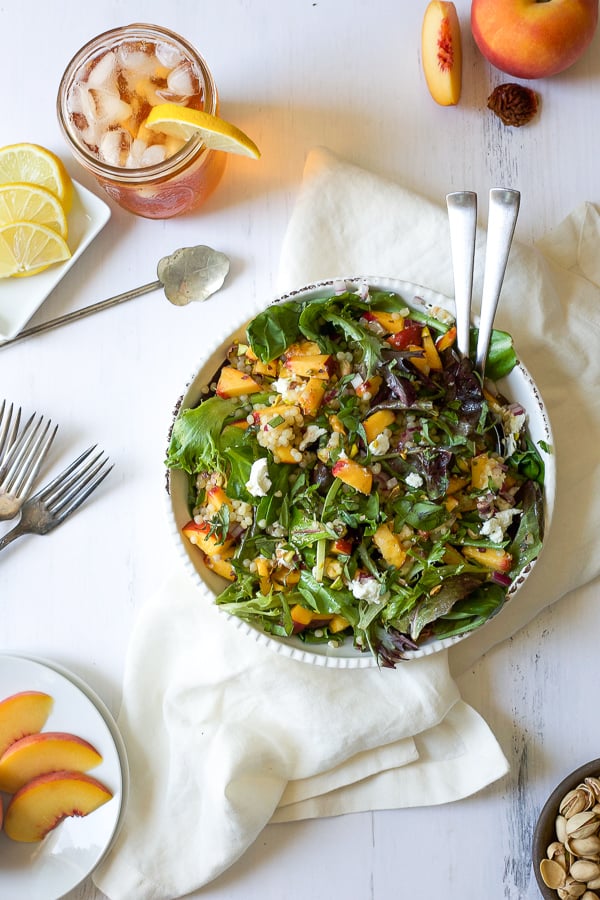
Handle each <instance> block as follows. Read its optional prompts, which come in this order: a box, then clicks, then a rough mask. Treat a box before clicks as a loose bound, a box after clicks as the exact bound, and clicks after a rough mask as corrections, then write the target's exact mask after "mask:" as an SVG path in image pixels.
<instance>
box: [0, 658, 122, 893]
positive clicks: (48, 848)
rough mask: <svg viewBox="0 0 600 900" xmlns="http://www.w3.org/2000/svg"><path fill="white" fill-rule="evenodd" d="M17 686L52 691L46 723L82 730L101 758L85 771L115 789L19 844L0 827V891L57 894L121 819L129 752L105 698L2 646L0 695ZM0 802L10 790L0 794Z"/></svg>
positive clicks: (102, 848)
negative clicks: (40, 836)
mask: <svg viewBox="0 0 600 900" xmlns="http://www.w3.org/2000/svg"><path fill="white" fill-rule="evenodd" d="M20 691H44V692H45V693H47V694H50V696H51V697H53V699H54V705H53V708H52V711H51V713H50V715H49V717H48V721H47V722H46V724H45V726H44V728H43V731H66V732H70V733H72V734H76V735H78V736H79V737H82V738H85V740H87V741H89V742H90V744H93V746H94V747H95V748H96V749H97V750H98V752H99V753H100V754H101V756H102V758H103V761H102V763H101V764H100V765H99V766H97V767H96V768H95V769H93V770H91V771H90V773H89V774H90V775H92V776H93V777H94V778H98V780H99V781H101V782H102V783H103V784H105V785H106V786H107V787H108V788H110V790H111V791H112V792H113V798H112V800H109V801H108V803H105V804H104V806H101V807H100V808H99V809H97V810H95V811H94V812H93V813H90V814H89V815H88V816H85V817H84V818H79V817H73V818H67V819H64V821H62V822H61V823H60V825H58V826H57V827H56V828H55V829H54V830H53V831H51V832H50V833H49V834H48V835H46V837H45V838H44V840H43V841H41V842H40V843H36V844H21V843H19V842H17V841H12V840H10V838H8V837H7V836H6V835H5V834H4V832H1V833H0V897H6V898H7V900H9V898H10V900H58V898H59V897H63V896H64V895H65V894H67V893H68V892H69V891H71V890H73V888H75V887H77V885H78V884H80V883H81V882H82V881H83V880H84V879H85V878H87V876H88V875H89V874H90V873H91V872H92V871H93V870H94V869H95V868H96V866H97V865H98V863H99V862H100V860H101V859H102V858H103V857H104V856H105V854H106V853H107V852H108V850H109V848H110V847H111V845H112V843H113V841H114V839H115V837H116V835H117V832H118V830H119V827H120V825H121V821H122V817H123V812H124V808H125V802H126V797H127V788H128V770H127V757H126V754H125V747H124V745H123V741H122V739H121V737H120V735H119V732H118V731H117V727H116V725H115V723H114V721H113V719H112V717H111V715H110V713H109V711H108V710H107V709H106V707H105V706H104V704H103V703H102V701H101V700H100V699H99V698H98V697H97V696H96V695H95V694H94V693H93V691H92V690H91V689H90V688H89V687H87V685H85V684H84V683H83V682H82V681H81V680H80V679H79V678H78V677H77V676H76V675H73V674H72V673H71V672H68V671H67V670H66V669H63V668H62V667H60V666H58V665H56V664H55V663H52V662H47V661H46V660H37V659H32V658H28V657H24V656H11V655H8V654H0V700H3V699H4V698H6V697H9V696H11V694H16V693H18V692H20ZM3 799H4V807H5V809H6V804H7V802H8V799H9V797H8V795H4V796H3Z"/></svg>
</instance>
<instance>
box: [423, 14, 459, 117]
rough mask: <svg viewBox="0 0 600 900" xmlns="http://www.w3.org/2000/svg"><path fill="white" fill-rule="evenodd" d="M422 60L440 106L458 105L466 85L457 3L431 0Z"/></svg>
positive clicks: (432, 93) (428, 83)
mask: <svg viewBox="0 0 600 900" xmlns="http://www.w3.org/2000/svg"><path fill="white" fill-rule="evenodd" d="M421 62H422V65H423V73H424V75H425V81H426V82H427V87H428V88H429V93H430V94H431V96H432V97H433V99H434V100H435V102H436V103H439V104H440V106H456V104H457V103H458V101H459V100H460V92H461V88H462V43H461V36H460V22H459V20H458V15H457V13H456V7H455V6H454V3H446V2H444V0H431V3H430V4H429V5H428V6H427V9H426V10H425V15H424V17H423V27H422V29H421Z"/></svg>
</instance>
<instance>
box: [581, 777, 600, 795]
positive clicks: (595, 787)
mask: <svg viewBox="0 0 600 900" xmlns="http://www.w3.org/2000/svg"><path fill="white" fill-rule="evenodd" d="M584 783H585V784H587V785H588V787H590V788H591V789H592V791H593V793H594V794H595V796H596V800H600V778H593V777H590V778H585V779H584Z"/></svg>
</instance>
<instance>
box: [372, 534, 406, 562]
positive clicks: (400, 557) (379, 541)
mask: <svg viewBox="0 0 600 900" xmlns="http://www.w3.org/2000/svg"><path fill="white" fill-rule="evenodd" d="M373 543H374V544H375V546H376V547H377V549H378V550H379V552H380V553H381V555H382V556H383V558H384V560H385V561H386V563H387V564H388V566H394V568H396V569H400V568H401V567H402V566H403V565H404V562H405V560H406V550H405V549H404V547H403V546H402V544H401V543H400V540H399V538H398V535H397V534H394V532H393V531H392V529H391V528H390V526H389V525H386V524H385V523H382V524H381V525H379V527H378V528H377V530H376V531H375V534H374V535H373Z"/></svg>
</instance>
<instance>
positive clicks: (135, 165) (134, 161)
mask: <svg viewBox="0 0 600 900" xmlns="http://www.w3.org/2000/svg"><path fill="white" fill-rule="evenodd" d="M147 147H148V144H147V143H146V141H144V140H141V139H140V138H139V137H137V138H134V139H133V141H132V142H131V150H130V151H129V156H128V157H127V162H126V166H127V168H128V169H139V167H140V166H141V165H142V156H143V155H144V151H145V150H146V149H147Z"/></svg>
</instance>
